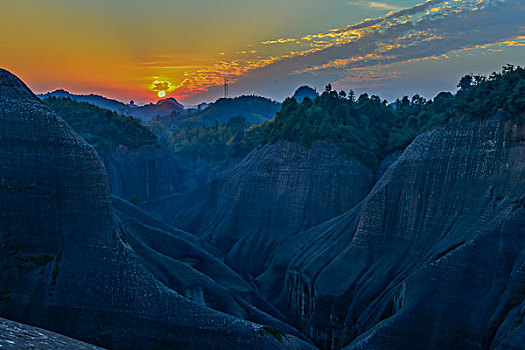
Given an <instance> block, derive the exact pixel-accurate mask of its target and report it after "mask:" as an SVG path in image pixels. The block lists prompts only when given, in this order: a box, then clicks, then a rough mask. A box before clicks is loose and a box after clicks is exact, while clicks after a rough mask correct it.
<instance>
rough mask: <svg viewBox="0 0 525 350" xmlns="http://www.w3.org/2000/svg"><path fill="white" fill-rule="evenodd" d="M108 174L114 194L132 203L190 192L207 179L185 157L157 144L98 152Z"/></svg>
mask: <svg viewBox="0 0 525 350" xmlns="http://www.w3.org/2000/svg"><path fill="white" fill-rule="evenodd" d="M99 154H100V156H101V158H102V160H103V162H104V165H105V167H106V171H107V173H108V179H109V185H110V189H111V193H113V194H115V195H117V196H119V197H123V198H126V199H127V200H130V201H132V202H135V203H138V202H142V201H147V200H152V199H156V198H160V197H165V196H168V195H171V194H174V193H177V192H183V191H187V190H189V189H192V188H194V187H197V186H198V185H200V184H201V183H203V182H204V179H203V176H200V175H198V174H196V173H195V172H194V171H192V170H191V169H190V168H189V167H187V166H186V165H185V164H184V160H183V159H181V158H179V157H176V156H173V155H171V154H169V153H168V152H167V151H166V150H164V149H162V148H160V147H158V146H144V147H141V148H139V149H136V150H129V149H128V148H127V147H125V146H122V147H120V148H119V149H117V150H115V151H114V152H104V151H99Z"/></svg>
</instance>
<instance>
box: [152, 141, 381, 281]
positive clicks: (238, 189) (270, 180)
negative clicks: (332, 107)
mask: <svg viewBox="0 0 525 350" xmlns="http://www.w3.org/2000/svg"><path fill="white" fill-rule="evenodd" d="M372 181H373V176H372V173H371V172H370V171H369V170H368V169H367V168H366V167H365V166H364V165H361V164H360V163H358V162H357V161H354V160H352V159H348V158H347V157H345V156H344V155H343V154H342V153H341V152H340V151H339V149H338V148H337V147H335V146H333V145H330V144H328V143H325V142H316V143H314V144H313V145H312V147H311V148H310V149H307V148H305V147H303V146H301V145H300V144H298V143H291V142H285V141H280V142H278V143H276V144H273V145H266V146H264V147H262V148H260V149H258V150H254V151H252V152H251V153H250V154H249V155H248V156H247V157H246V158H245V159H244V160H242V161H241V162H240V163H239V164H237V165H236V166H234V167H233V168H231V169H229V170H226V171H224V172H223V173H221V174H219V175H218V176H217V177H216V178H215V179H214V180H213V181H212V182H211V183H210V184H208V185H207V187H206V188H201V189H199V190H196V191H193V192H190V193H188V194H187V195H186V196H182V197H181V196H174V197H172V198H166V199H162V200H159V201H153V202H150V203H146V204H145V205H144V206H143V207H144V208H145V209H146V210H147V211H149V212H151V213H153V214H154V215H157V217H159V218H161V220H164V221H166V222H170V223H173V224H175V225H176V226H178V227H181V228H183V229H185V230H187V231H189V232H192V233H197V234H199V235H201V236H202V237H204V238H205V239H206V240H207V241H208V242H210V243H211V244H212V245H213V246H215V247H217V248H219V249H220V250H221V251H222V252H224V253H225V254H226V257H227V262H228V264H229V265H230V266H232V267H233V268H234V269H235V270H237V271H239V272H240V273H241V274H242V275H243V276H245V277H247V278H252V277H254V276H257V275H258V274H259V273H260V272H262V271H263V270H264V268H265V265H266V262H267V260H268V259H269V257H271V256H272V252H273V249H275V247H276V246H278V245H279V242H281V241H282V240H284V238H286V237H287V236H289V235H294V234H296V233H298V232H299V231H301V230H304V229H307V228H309V227H312V226H315V225H317V224H319V223H321V222H323V221H325V220H327V219H329V218H331V217H334V216H336V215H338V214H341V213H342V212H344V211H345V210H347V209H349V208H351V207H353V206H354V205H355V204H357V203H358V202H359V201H361V199H363V198H364V197H365V196H366V194H367V193H368V191H369V189H370V187H371V186H372ZM202 198H204V200H203V199H202ZM254 252H257V254H254Z"/></svg>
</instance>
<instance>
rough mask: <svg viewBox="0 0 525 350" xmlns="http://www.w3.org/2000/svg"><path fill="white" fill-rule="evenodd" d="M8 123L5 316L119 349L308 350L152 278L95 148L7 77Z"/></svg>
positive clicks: (0, 178)
mask: <svg viewBox="0 0 525 350" xmlns="http://www.w3.org/2000/svg"><path fill="white" fill-rule="evenodd" d="M0 118H1V123H0V164H2V166H1V167H0V288H1V290H0V315H2V316H4V317H8V318H10V319H13V320H17V321H21V322H24V323H29V324H33V325H39V326H43V327H45V328H47V329H50V330H53V331H57V332H59V333H62V334H66V335H69V336H73V337H75V338H77V339H82V340H84V341H87V342H89V343H93V344H97V345H102V346H105V347H110V348H115V347H118V348H121V349H146V348H147V349H153V348H181V349H184V348H188V349H266V348H270V349H272V348H274V349H277V348H279V349H280V348H309V346H308V345H307V344H306V343H303V342H301V341H299V340H297V339H296V338H294V337H291V336H285V337H279V338H277V337H274V336H272V334H271V333H269V332H265V329H264V328H263V327H262V326H260V325H257V324H254V323H250V322H247V321H244V320H241V319H239V318H236V317H233V316H230V315H227V314H224V313H220V312H218V311H215V310H212V309H210V308H208V307H206V306H203V305H199V304H198V303H195V302H191V301H190V300H189V299H187V298H184V297H183V296H181V295H180V294H178V293H176V292H175V291H174V290H172V289H170V288H169V287H168V286H167V285H166V284H163V283H162V281H159V280H158V279H157V278H156V276H155V275H154V274H152V273H151V272H150V271H148V269H147V266H145V265H143V264H142V261H141V259H142V257H141V256H138V255H137V254H136V253H135V252H134V251H133V249H132V247H131V246H130V245H129V244H127V243H126V241H125V237H126V235H127V232H126V230H127V229H126V227H124V226H123V225H122V224H121V223H119V220H118V219H117V218H116V217H115V214H114V213H113V210H112V207H111V201H110V196H109V187H108V182H107V177H106V174H105V169H104V167H103V165H102V162H101V161H100V159H99V157H98V156H97V154H96V152H95V150H94V149H93V148H91V147H90V146H89V145H88V144H87V143H85V142H84V141H83V140H82V139H80V138H79V137H78V136H77V135H76V134H74V133H73V131H72V130H71V129H70V128H69V127H68V126H67V125H66V124H65V123H64V122H63V121H62V120H61V119H60V118H59V117H57V116H55V115H53V114H52V113H51V112H50V111H49V110H48V109H47V108H45V106H43V105H42V104H41V103H40V102H39V101H38V100H37V98H36V97H35V96H34V95H33V94H32V92H31V91H30V90H29V89H28V88H27V87H26V86H25V85H24V84H23V83H22V82H21V81H20V80H19V79H17V78H16V77H14V76H13V75H11V74H10V73H8V72H7V71H5V70H0Z"/></svg>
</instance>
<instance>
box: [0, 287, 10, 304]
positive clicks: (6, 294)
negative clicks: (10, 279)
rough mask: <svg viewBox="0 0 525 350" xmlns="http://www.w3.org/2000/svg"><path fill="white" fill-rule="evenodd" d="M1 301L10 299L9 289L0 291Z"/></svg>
mask: <svg viewBox="0 0 525 350" xmlns="http://www.w3.org/2000/svg"><path fill="white" fill-rule="evenodd" d="M2 301H11V291H10V290H9V289H4V290H1V291H0V302H2Z"/></svg>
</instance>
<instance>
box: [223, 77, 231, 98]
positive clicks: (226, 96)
mask: <svg viewBox="0 0 525 350" xmlns="http://www.w3.org/2000/svg"><path fill="white" fill-rule="evenodd" d="M229 82H230V81H229V80H228V78H224V98H228V88H229V87H228V83H229Z"/></svg>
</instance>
